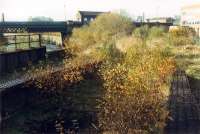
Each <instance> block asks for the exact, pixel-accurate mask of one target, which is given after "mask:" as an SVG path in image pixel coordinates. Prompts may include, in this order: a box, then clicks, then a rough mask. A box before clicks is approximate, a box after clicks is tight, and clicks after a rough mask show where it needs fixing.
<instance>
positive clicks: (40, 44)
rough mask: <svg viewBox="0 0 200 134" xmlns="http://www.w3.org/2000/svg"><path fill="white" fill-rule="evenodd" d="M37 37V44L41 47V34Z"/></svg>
mask: <svg viewBox="0 0 200 134" xmlns="http://www.w3.org/2000/svg"><path fill="white" fill-rule="evenodd" d="M38 37H39V45H40V47H41V46H42V40H41V34H39V35H38Z"/></svg>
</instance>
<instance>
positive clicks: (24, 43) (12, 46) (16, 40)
mask: <svg viewBox="0 0 200 134" xmlns="http://www.w3.org/2000/svg"><path fill="white" fill-rule="evenodd" d="M3 38H4V39H5V40H6V43H5V44H4V45H2V46H1V49H0V51H3V52H7V51H17V50H23V49H31V48H35V47H41V46H42V36H41V34H26V35H4V36H3Z"/></svg>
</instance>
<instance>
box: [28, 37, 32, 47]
mask: <svg viewBox="0 0 200 134" xmlns="http://www.w3.org/2000/svg"><path fill="white" fill-rule="evenodd" d="M28 46H29V49H30V48H31V35H30V34H29V35H28Z"/></svg>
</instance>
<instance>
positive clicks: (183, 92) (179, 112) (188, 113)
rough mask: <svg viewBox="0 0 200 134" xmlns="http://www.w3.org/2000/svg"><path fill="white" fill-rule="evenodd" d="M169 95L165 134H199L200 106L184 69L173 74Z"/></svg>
mask: <svg viewBox="0 0 200 134" xmlns="http://www.w3.org/2000/svg"><path fill="white" fill-rule="evenodd" d="M171 84H172V86H171V95H170V97H169V110H170V117H171V118H172V119H171V120H170V121H169V122H168V126H167V128H166V134H200V107H199V104H198V103H197V100H196V99H195V96H194V94H192V91H191V88H190V85H189V82H188V78H187V76H186V74H185V72H184V71H177V72H176V73H175V74H174V78H173V80H172V83H171Z"/></svg>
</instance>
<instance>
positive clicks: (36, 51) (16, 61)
mask: <svg viewBox="0 0 200 134" xmlns="http://www.w3.org/2000/svg"><path fill="white" fill-rule="evenodd" d="M45 54H46V48H45V47H41V48H33V49H30V50H21V51H16V52H8V53H0V75H1V74H5V73H9V72H13V71H14V70H16V69H19V68H22V67H26V66H27V65H28V64H29V63H35V62H37V61H39V60H42V59H44V58H45Z"/></svg>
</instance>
